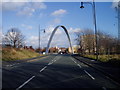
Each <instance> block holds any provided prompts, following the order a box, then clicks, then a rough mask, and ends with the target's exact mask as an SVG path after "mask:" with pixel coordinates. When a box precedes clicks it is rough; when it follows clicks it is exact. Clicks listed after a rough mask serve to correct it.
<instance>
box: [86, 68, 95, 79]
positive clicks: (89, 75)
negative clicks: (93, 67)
mask: <svg viewBox="0 0 120 90" xmlns="http://www.w3.org/2000/svg"><path fill="white" fill-rule="evenodd" d="M84 72H85V73H86V74H87V75H88V76H89V77H91V78H92V79H93V80H95V78H94V77H93V76H92V75H90V74H89V73H88V72H87V71H86V70H84Z"/></svg>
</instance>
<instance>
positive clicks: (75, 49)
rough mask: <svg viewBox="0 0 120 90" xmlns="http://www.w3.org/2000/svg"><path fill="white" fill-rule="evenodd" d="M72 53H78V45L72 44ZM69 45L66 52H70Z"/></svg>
mask: <svg viewBox="0 0 120 90" xmlns="http://www.w3.org/2000/svg"><path fill="white" fill-rule="evenodd" d="M72 50H73V53H79V50H80V45H73V46H72ZM72 50H71V47H69V48H68V52H69V53H72Z"/></svg>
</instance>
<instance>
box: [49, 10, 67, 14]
mask: <svg viewBox="0 0 120 90" xmlns="http://www.w3.org/2000/svg"><path fill="white" fill-rule="evenodd" d="M66 13H67V11H66V10H64V9H59V10H56V11H54V12H53V13H52V14H51V15H52V16H61V15H63V14H66Z"/></svg>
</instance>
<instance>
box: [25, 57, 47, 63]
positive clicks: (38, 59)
mask: <svg viewBox="0 0 120 90" xmlns="http://www.w3.org/2000/svg"><path fill="white" fill-rule="evenodd" d="M47 57H48V56H45V57H40V58H37V59H33V60H29V61H27V62H33V61H38V60H40V59H43V58H47Z"/></svg>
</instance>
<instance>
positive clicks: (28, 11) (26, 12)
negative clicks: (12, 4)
mask: <svg viewBox="0 0 120 90" xmlns="http://www.w3.org/2000/svg"><path fill="white" fill-rule="evenodd" d="M34 12H35V9H33V8H29V7H25V8H23V10H21V11H19V12H18V13H17V15H27V16H32V15H33V13H34Z"/></svg>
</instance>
